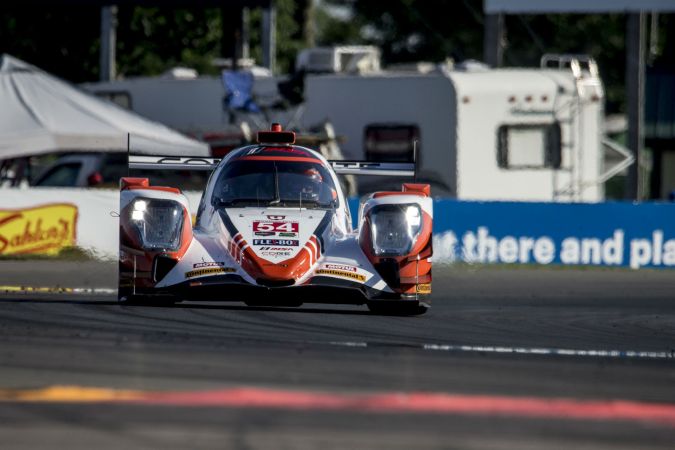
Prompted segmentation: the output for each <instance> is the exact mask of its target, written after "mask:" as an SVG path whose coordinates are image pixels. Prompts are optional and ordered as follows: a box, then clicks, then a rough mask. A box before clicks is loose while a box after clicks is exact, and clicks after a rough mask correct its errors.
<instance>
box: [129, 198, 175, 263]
mask: <svg viewBox="0 0 675 450" xmlns="http://www.w3.org/2000/svg"><path fill="white" fill-rule="evenodd" d="M129 223H130V224H131V226H132V227H133V228H135V229H136V231H137V232H138V237H139V239H140V241H141V245H142V246H143V248H145V249H148V250H174V251H175V250H178V248H179V247H180V237H181V232H182V230H183V205H181V204H180V203H178V202H175V201H173V200H162V199H145V198H137V199H135V200H134V201H133V202H132V204H131V213H130V220H129Z"/></svg>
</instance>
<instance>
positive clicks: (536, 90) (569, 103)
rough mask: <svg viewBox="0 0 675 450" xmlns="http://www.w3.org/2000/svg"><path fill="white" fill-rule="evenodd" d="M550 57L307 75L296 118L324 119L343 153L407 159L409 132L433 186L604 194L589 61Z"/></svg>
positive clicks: (502, 192) (460, 191)
mask: <svg viewBox="0 0 675 450" xmlns="http://www.w3.org/2000/svg"><path fill="white" fill-rule="evenodd" d="M551 62H553V63H555V64H556V67H555V68H534V69H490V68H487V67H485V66H483V65H481V64H474V65H473V67H471V65H468V66H467V67H464V68H454V69H453V68H451V67H448V66H447V65H440V66H429V65H427V66H419V67H421V69H420V68H418V66H415V67H413V70H410V68H408V70H400V69H399V70H397V69H394V70H391V69H390V70H386V71H373V72H370V73H359V74H356V73H352V74H348V73H335V74H315V75H310V76H308V77H307V79H306V80H305V100H306V105H305V112H304V118H305V120H307V121H317V120H324V119H325V120H330V122H331V123H333V125H334V126H335V129H336V130H337V132H338V133H339V134H340V135H343V136H344V137H345V138H346V139H345V141H344V142H343V143H342V149H343V151H344V153H345V157H346V158H348V159H382V160H399V161H400V160H412V159H413V153H414V152H415V148H414V147H415V145H413V141H416V142H417V145H416V147H417V155H418V163H419V179H420V180H421V181H426V182H431V183H432V186H433V187H432V191H433V192H434V194H435V195H446V196H451V197H455V198H459V199H470V200H538V201H591V202H593V201H600V200H603V198H604V190H603V184H602V182H603V181H604V180H605V179H606V178H607V177H606V175H607V174H604V175H605V176H603V171H604V170H603V154H604V153H603V142H602V140H603V123H604V111H603V103H604V93H603V87H602V83H601V81H600V78H599V77H598V72H597V67H596V65H595V63H594V62H593V61H592V60H590V59H585V60H580V59H579V58H578V57H575V58H569V57H559V58H547V59H546V60H544V61H543V64H544V65H546V66H547V65H549V64H550V63H551ZM582 63H585V64H582ZM582 65H583V66H584V67H583V68H582Z"/></svg>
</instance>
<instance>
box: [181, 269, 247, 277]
mask: <svg viewBox="0 0 675 450" xmlns="http://www.w3.org/2000/svg"><path fill="white" fill-rule="evenodd" d="M233 272H235V269H234V268H232V267H210V268H206V269H197V270H191V271H189V272H185V278H194V277H203V276H205V275H221V274H224V273H233Z"/></svg>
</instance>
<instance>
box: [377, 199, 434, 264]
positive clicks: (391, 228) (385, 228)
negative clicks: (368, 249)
mask: <svg viewBox="0 0 675 450" xmlns="http://www.w3.org/2000/svg"><path fill="white" fill-rule="evenodd" d="M368 215H369V216H370V232H371V236H372V243H373V253H374V254H375V255H376V256H401V255H407V254H408V253H410V250H411V249H412V246H413V245H414V244H415V240H416V239H417V235H418V234H419V232H420V229H421V228H422V211H421V210H420V207H419V206H418V205H410V204H402V205H377V206H374V207H373V208H372V209H371V210H370V211H369V213H368Z"/></svg>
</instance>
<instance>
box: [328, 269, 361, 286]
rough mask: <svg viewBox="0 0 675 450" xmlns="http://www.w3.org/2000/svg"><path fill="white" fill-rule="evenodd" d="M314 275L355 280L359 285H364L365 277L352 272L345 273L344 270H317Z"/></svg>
mask: <svg viewBox="0 0 675 450" xmlns="http://www.w3.org/2000/svg"><path fill="white" fill-rule="evenodd" d="M316 275H330V276H334V277H342V278H349V279H352V280H356V281H358V282H360V283H365V281H366V276H365V275H361V274H358V273H354V272H347V271H344V270H331V269H319V270H317V271H316Z"/></svg>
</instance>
